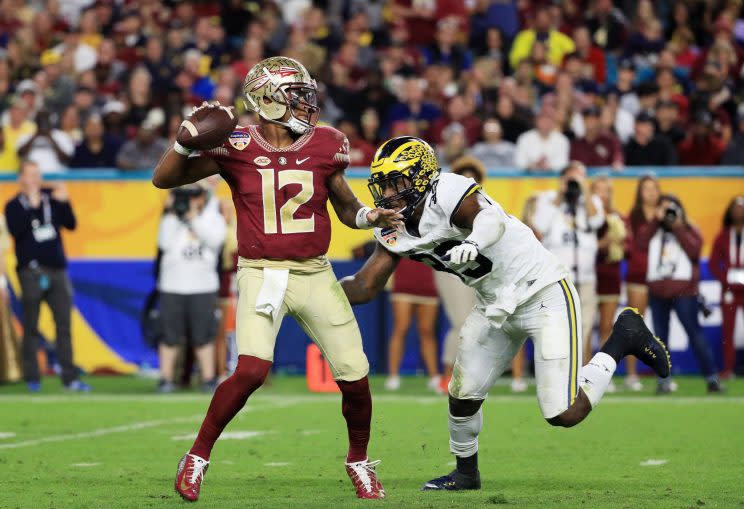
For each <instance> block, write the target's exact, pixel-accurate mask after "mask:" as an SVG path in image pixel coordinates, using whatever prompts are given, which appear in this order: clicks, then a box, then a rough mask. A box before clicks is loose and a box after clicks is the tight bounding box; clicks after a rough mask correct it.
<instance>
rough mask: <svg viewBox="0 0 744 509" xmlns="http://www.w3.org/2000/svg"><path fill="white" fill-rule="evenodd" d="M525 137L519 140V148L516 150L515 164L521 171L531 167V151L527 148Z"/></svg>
mask: <svg viewBox="0 0 744 509" xmlns="http://www.w3.org/2000/svg"><path fill="white" fill-rule="evenodd" d="M523 136H524V135H522V136H520V137H519V138H517V147H516V149H515V150H514V164H515V165H516V166H517V168H519V169H520V170H524V169H525V168H527V167H528V166H529V161H530V160H529V156H528V153H529V150H528V147H527V143H526V141H527V140H526V139H525V138H524V137H523Z"/></svg>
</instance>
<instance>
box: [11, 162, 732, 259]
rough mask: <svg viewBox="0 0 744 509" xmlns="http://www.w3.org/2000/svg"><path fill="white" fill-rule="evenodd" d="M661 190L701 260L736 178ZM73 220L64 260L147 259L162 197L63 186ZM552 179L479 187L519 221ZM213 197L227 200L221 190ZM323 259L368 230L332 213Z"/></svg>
mask: <svg viewBox="0 0 744 509" xmlns="http://www.w3.org/2000/svg"><path fill="white" fill-rule="evenodd" d="M660 181H661V187H662V191H663V192H665V193H674V194H676V195H678V196H679V197H680V199H681V200H682V203H684V205H685V208H686V209H687V213H688V216H689V217H690V219H691V220H692V222H693V223H695V224H696V225H697V226H698V227H699V228H700V229H701V231H702V233H703V237H704V238H705V250H704V255H705V256H707V253H708V252H709V249H710V244H711V243H712V241H713V237H714V236H715V234H716V233H717V232H718V230H719V229H720V228H721V219H722V217H723V213H724V211H725V209H726V206H727V205H728V203H729V201H730V200H731V198H732V197H733V196H734V195H735V194H741V193H742V192H744V180H742V179H741V178H737V177H715V178H706V177H702V176H700V177H669V178H661V179H660ZM349 182H350V185H351V188H352V189H353V190H354V192H355V193H356V194H357V196H359V197H360V198H361V199H362V201H363V202H366V203H368V204H371V203H370V202H371V197H370V195H369V192H368V190H367V186H366V181H365V180H363V179H349ZM66 185H67V188H68V191H69V194H70V199H71V202H72V204H73V207H74V210H75V213H76V215H77V218H78V228H77V230H76V231H74V232H68V233H66V234H65V248H66V250H67V255H68V257H70V258H88V259H97V258H107V259H111V258H113V259H122V258H125V259H126V258H152V257H153V256H154V255H155V252H156V243H157V231H158V224H159V221H160V216H161V214H162V210H163V203H164V202H165V199H166V196H167V193H166V191H162V190H159V189H156V188H155V187H153V186H152V184H151V183H150V182H149V181H144V180H102V181H69V182H67V183H66ZM556 185H557V178H556V179H550V178H531V177H525V178H519V177H517V178H492V179H490V180H489V181H487V182H486V184H485V186H484V187H485V189H486V191H487V192H488V194H489V195H490V196H491V197H493V198H494V199H496V200H497V201H498V202H499V203H501V204H502V205H503V207H504V208H505V209H506V210H507V212H509V213H511V214H513V215H515V216H517V217H519V216H521V213H522V207H523V204H524V202H525V200H526V199H527V197H528V196H530V195H531V194H532V193H535V192H537V191H543V190H546V189H551V188H554V187H555V186H556ZM614 187H615V206H616V207H617V208H618V209H619V210H620V211H621V212H624V213H627V212H628V211H629V210H630V207H631V205H632V203H633V199H634V196H635V188H636V179H634V178H618V179H615V180H614ZM17 192H18V186H17V184H16V183H14V182H7V181H6V182H0V200H2V201H3V203H5V202H7V201H8V200H9V199H11V198H12V197H13V196H14V195H15V194H16V193H17ZM219 195H220V196H222V197H224V198H226V199H228V198H229V196H230V191H229V189H228V188H227V186H226V185H224V184H223V185H222V186H221V187H220V189H219ZM331 217H332V219H333V237H332V241H331V247H330V250H329V253H328V254H329V256H330V257H331V258H333V259H349V258H351V249H352V248H353V247H354V246H357V245H359V244H361V243H363V242H365V241H367V240H369V239H371V238H372V236H371V233H370V232H368V231H359V230H351V229H349V228H347V227H345V226H343V225H342V224H341V223H340V222H339V221H338V219H337V218H336V216H335V214H334V213H333V212H331Z"/></svg>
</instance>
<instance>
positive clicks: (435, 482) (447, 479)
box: [421, 470, 481, 491]
mask: <svg viewBox="0 0 744 509" xmlns="http://www.w3.org/2000/svg"><path fill="white" fill-rule="evenodd" d="M480 487H481V482H480V472H478V471H476V473H475V477H470V476H468V475H465V474H462V473H460V472H458V471H457V470H453V471H452V472H450V473H449V474H447V475H443V476H442V477H437V478H436V479H432V480H431V481H429V482H427V483H426V484H424V485H423V486H422V487H421V491H434V490H446V491H458V490H479V489H480Z"/></svg>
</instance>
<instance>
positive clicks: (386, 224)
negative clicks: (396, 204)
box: [367, 209, 403, 229]
mask: <svg viewBox="0 0 744 509" xmlns="http://www.w3.org/2000/svg"><path fill="white" fill-rule="evenodd" d="M367 221H369V224H371V225H372V226H374V227H375V228H395V229H398V228H400V227H401V226H403V216H402V215H401V214H400V212H398V211H397V210H392V209H372V210H370V211H369V212H367Z"/></svg>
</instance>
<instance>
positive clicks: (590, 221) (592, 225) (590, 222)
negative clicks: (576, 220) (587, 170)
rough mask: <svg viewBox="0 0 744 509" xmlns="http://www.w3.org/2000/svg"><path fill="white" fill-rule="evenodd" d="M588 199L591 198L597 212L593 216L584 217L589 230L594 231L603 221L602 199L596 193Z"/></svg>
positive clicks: (600, 226)
mask: <svg viewBox="0 0 744 509" xmlns="http://www.w3.org/2000/svg"><path fill="white" fill-rule="evenodd" d="M590 199H591V200H592V203H593V204H594V209H595V210H596V211H597V212H596V214H594V215H593V216H591V217H588V218H587V219H586V223H587V226H588V227H589V229H590V230H591V231H593V232H596V231H597V230H599V229H600V228H602V225H603V224H604V221H605V213H604V207H602V200H600V199H599V196H597V195H596V194H593V195H592V196H591V198H590Z"/></svg>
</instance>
